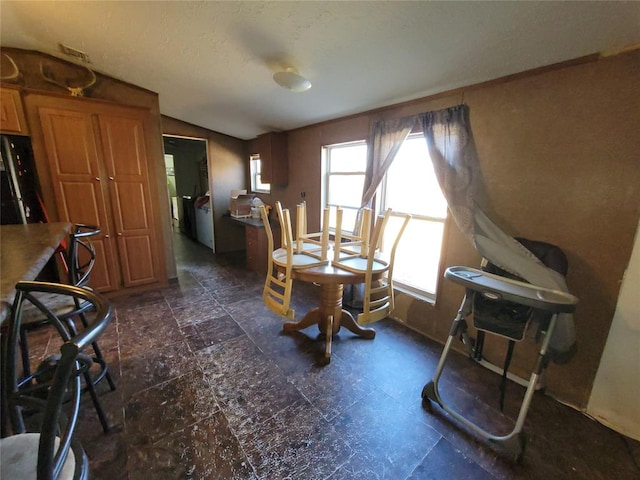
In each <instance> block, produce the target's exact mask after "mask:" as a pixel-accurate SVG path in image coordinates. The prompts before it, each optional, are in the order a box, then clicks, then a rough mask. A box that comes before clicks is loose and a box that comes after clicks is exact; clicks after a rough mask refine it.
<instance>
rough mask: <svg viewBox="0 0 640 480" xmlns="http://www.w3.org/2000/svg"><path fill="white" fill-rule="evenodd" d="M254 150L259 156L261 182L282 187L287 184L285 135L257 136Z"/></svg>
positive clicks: (287, 160) (281, 133)
mask: <svg viewBox="0 0 640 480" xmlns="http://www.w3.org/2000/svg"><path fill="white" fill-rule="evenodd" d="M254 145H255V149H256V150H257V152H251V153H257V154H259V155H260V163H261V172H260V173H261V176H262V182H264V183H270V184H271V185H276V186H279V187H284V186H286V185H287V183H289V159H288V155H287V151H288V144H287V134H286V133H283V132H270V133H265V134H262V135H259V136H258V138H257V139H256V141H255V143H254Z"/></svg>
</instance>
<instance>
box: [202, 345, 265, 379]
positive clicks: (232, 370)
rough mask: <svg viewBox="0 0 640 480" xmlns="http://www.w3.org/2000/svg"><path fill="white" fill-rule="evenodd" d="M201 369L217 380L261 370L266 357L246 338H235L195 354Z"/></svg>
mask: <svg viewBox="0 0 640 480" xmlns="http://www.w3.org/2000/svg"><path fill="white" fill-rule="evenodd" d="M195 357H196V360H197V362H198V365H199V366H200V368H201V369H202V370H203V371H204V372H205V373H206V374H207V375H208V376H209V378H210V379H213V380H215V379H216V378H217V377H219V376H225V375H226V376H234V375H238V374H241V373H244V372H248V371H251V370H254V369H256V368H259V367H260V366H261V365H263V364H264V363H265V360H266V359H265V357H264V355H263V354H262V352H261V351H260V349H259V348H258V347H256V345H255V344H254V343H253V342H252V341H251V340H249V339H248V338H247V337H246V336H242V337H237V338H233V339H231V340H227V341H226V342H223V343H219V344H216V345H213V346H211V347H207V348H204V349H202V350H198V351H197V352H195Z"/></svg>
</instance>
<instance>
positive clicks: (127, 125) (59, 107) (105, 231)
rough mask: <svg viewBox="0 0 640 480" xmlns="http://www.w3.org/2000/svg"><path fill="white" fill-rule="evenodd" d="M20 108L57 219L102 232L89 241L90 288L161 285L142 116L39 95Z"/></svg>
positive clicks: (140, 112) (99, 104) (97, 104)
mask: <svg viewBox="0 0 640 480" xmlns="http://www.w3.org/2000/svg"><path fill="white" fill-rule="evenodd" d="M26 104H27V110H28V112H29V114H30V115H32V114H33V115H34V116H37V119H38V121H37V122H33V129H34V134H35V133H36V132H35V130H36V129H38V130H39V131H38V132H37V133H38V135H34V138H33V140H34V151H35V152H36V161H38V160H39V159H38V157H39V156H40V157H44V158H40V163H42V161H43V160H44V161H45V163H46V168H45V170H46V171H47V172H46V173H47V174H48V178H46V179H45V180H47V181H45V182H42V183H46V184H49V185H50V188H51V189H52V192H51V194H52V196H53V198H54V202H55V206H56V208H57V214H58V219H59V220H61V221H69V222H72V223H87V224H94V225H98V226H100V228H101V230H102V233H101V235H100V236H99V237H98V238H97V240H95V241H94V242H93V243H94V244H95V245H96V253H97V258H98V261H97V265H96V267H95V270H94V272H93V273H92V278H91V284H92V286H93V287H94V288H95V289H97V290H99V291H102V292H107V291H112V290H117V289H120V288H123V287H124V288H128V287H136V286H140V285H146V284H150V283H155V282H161V281H164V280H165V279H164V278H163V274H162V273H161V272H162V269H161V265H160V259H159V253H160V251H159V250H160V246H161V245H162V242H161V240H160V239H161V234H160V231H159V229H158V228H157V223H158V222H157V221H156V219H155V218H154V212H155V211H156V208H155V205H154V204H153V201H152V196H151V191H150V188H151V185H150V179H149V171H150V168H149V165H148V163H149V162H148V158H147V153H146V152H147V146H146V140H145V139H146V137H145V121H146V120H147V119H148V115H149V114H148V112H147V111H146V110H144V109H138V108H132V107H122V106H117V105H110V104H106V103H103V102H95V101H90V100H86V99H60V98H56V97H49V96H41V95H28V96H27V97H26ZM40 142H41V143H40ZM38 153H40V154H41V155H38ZM40 166H41V165H40ZM41 170H43V169H42V168H40V169H39V173H40V176H41V180H42V173H43V172H41ZM45 197H46V195H45Z"/></svg>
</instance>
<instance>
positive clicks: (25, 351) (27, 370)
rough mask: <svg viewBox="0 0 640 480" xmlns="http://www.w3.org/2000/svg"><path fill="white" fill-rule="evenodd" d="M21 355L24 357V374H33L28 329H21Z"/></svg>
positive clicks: (28, 375) (26, 375)
mask: <svg viewBox="0 0 640 480" xmlns="http://www.w3.org/2000/svg"><path fill="white" fill-rule="evenodd" d="M20 356H21V358H22V376H23V378H28V377H30V376H31V364H30V361H29V344H28V343H27V329H26V328H21V329H20Z"/></svg>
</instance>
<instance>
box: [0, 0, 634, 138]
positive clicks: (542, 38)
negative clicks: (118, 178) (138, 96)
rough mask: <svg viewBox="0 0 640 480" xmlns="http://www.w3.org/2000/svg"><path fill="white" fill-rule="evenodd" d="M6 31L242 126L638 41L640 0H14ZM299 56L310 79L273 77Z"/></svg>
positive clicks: (209, 122) (311, 119) (165, 108)
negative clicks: (296, 87) (73, 52)
mask: <svg viewBox="0 0 640 480" xmlns="http://www.w3.org/2000/svg"><path fill="white" fill-rule="evenodd" d="M0 14H1V30H0V44H1V45H2V46H7V47H17V48H26V49H33V50H39V51H42V52H45V53H50V54H53V55H56V56H60V57H62V58H65V57H64V55H62V54H61V53H60V52H59V51H58V47H57V45H58V43H64V44H66V45H69V46H72V47H74V48H76V49H78V50H81V51H84V52H86V53H87V54H89V56H90V58H91V61H92V67H93V68H94V69H95V70H97V71H99V72H102V73H104V74H107V75H110V76H112V77H116V78H119V79H121V80H124V81H127V82H130V83H133V84H136V85H139V86H142V87H144V88H147V89H149V90H152V91H155V92H158V93H159V94H160V108H161V111H162V113H163V114H165V115H169V116H171V117H175V118H178V119H180V120H184V121H187V122H190V123H193V124H196V125H200V126H203V127H206V128H209V129H212V130H216V131H219V132H222V133H226V134H229V135H232V136H235V137H238V138H244V139H248V138H253V137H254V136H256V135H257V134H259V133H262V132H266V131H270V130H288V129H291V128H295V127H300V126H304V125H308V124H312V123H316V122H319V121H323V120H328V119H332V118H336V117H340V116H344V115H349V114H353V113H357V112H362V111H366V110H370V109H372V108H377V107H381V106H385V105H389V104H393V103H397V102H400V101H404V100H409V99H413V98H419V97H422V96H425V95H429V94H433V93H437V92H441V91H445V90H448V89H451V88H455V87H459V86H464V85H470V84H474V83H478V82H481V81H485V80H490V79H493V78H497V77H501V76H504V75H508V74H512V73H516V72H520V71H524V70H528V69H531V68H535V67H539V66H543V65H549V64H553V63H556V62H560V61H563V60H568V59H572V58H576V57H580V56H583V55H587V54H591V53H595V52H599V51H603V50H609V49H616V48H620V47H623V46H626V45H629V44H632V43H637V42H640V28H639V25H640V2H615V1H606V2H547V1H544V2H522V1H513V2H480V1H474V2H425V1H417V2H396V1H393V2H391V1H388V2H383V1H378V2H309V1H304V2H241V1H228V2H214V1H207V2H185V1H183V2H140V1H135V2H127V1H91V2H65V1H56V2H50V1H49V2H37V1H29V2H12V1H4V0H3V1H1V3H0ZM289 65H291V66H293V67H295V68H297V69H298V70H299V71H300V73H302V74H303V75H305V76H306V77H307V78H309V79H310V80H311V82H312V83H313V87H312V88H311V90H309V91H307V92H305V93H292V92H289V91H287V90H284V89H282V88H281V87H279V86H278V85H276V83H275V82H274V81H273V80H272V75H273V73H274V72H275V71H277V70H279V69H282V68H284V67H286V66H289Z"/></svg>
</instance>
